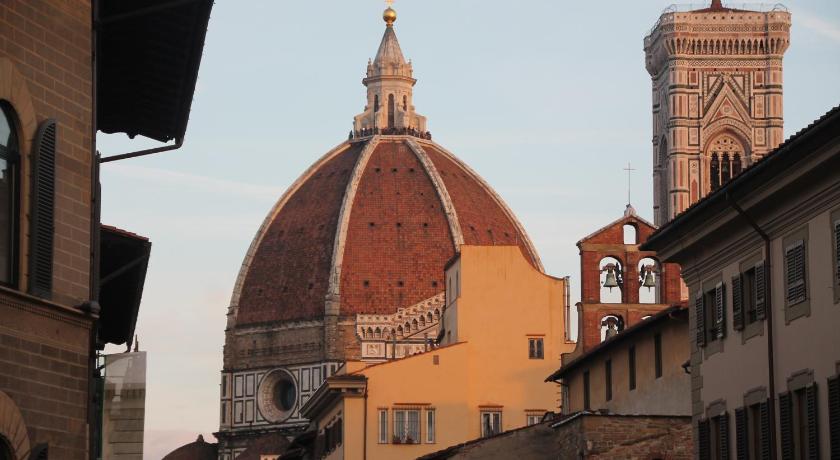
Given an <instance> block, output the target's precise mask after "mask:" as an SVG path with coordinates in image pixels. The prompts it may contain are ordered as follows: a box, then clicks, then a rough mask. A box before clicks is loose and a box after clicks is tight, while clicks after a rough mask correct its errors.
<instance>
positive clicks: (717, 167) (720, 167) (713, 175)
mask: <svg viewBox="0 0 840 460" xmlns="http://www.w3.org/2000/svg"><path fill="white" fill-rule="evenodd" d="M708 152H709V157H710V158H709V170H708V171H709V191H715V190H717V189H718V188H720V187H721V186H723V185H725V184H726V183H727V182H729V181H730V180H731V179H732V178H734V177H735V176H737V175H738V174H740V173H741V170H742V169H743V166H744V165H743V160H744V158H745V154H744V146H743V145H742V144H741V142H739V141H738V140H736V139H735V137H733V136H732V135H730V134H722V135H720V136H718V137H716V138H715V139H714V140H713V141H712V142H711V144H710V146H709V150H708Z"/></svg>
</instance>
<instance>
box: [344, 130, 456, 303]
mask: <svg viewBox="0 0 840 460" xmlns="http://www.w3.org/2000/svg"><path fill="white" fill-rule="evenodd" d="M420 168H423V165H422V164H421V163H420V161H419V160H418V158H417V156H416V155H415V153H414V152H413V151H412V149H411V148H410V146H409V145H408V144H407V143H406V142H405V141H404V140H402V139H398V140H394V139H387V138H385V139H382V140H381V141H380V142H379V144H378V145H377V146H376V148H375V149H374V151H373V152H372V154H371V156H370V158H369V159H368V163H367V165H366V167H365V169H364V173H363V174H362V176H361V179H360V181H359V183H358V190H357V191H356V195H355V201H354V202H353V203H352V211H351V212H350V216H349V221H348V225H347V234H346V240H345V243H344V255H343V261H342V267H343V269H342V270H341V277H340V278H341V279H340V293H341V315H342V316H348V315H355V314H358V313H369V314H377V313H382V314H391V313H393V312H395V311H396V310H397V308H399V307H406V306H409V305H413V304H415V303H417V302H420V301H422V300H423V299H427V298H429V297H432V296H434V295H435V294H437V293H439V292H440V290H441V289H440V288H438V287H436V286H434V285H433V284H432V283H431V282H430V280H435V279H439V278H440V277H441V273H442V272H443V266H444V264H445V263H446V261H447V260H448V259H449V258H451V257H452V255H453V254H454V253H455V252H454V246H453V243H452V236H451V233H450V230H449V228H450V227H449V223H448V221H447V218H446V214H444V212H443V211H442V209H441V206H440V202H439V200H438V198H437V193H436V192H435V188H434V185H433V184H432V182H431V180H430V179H429V177H428V176H427V175H426V174H417V172H416V171H418V170H420ZM376 169H379V170H380V172H378V173H377V172H376ZM412 170H414V171H412ZM418 192H419V193H418ZM431 205H434V207H432V206H431ZM370 222H373V223H374V224H375V225H374V226H373V227H371V226H370ZM424 223H425V224H427V225H426V226H424V225H423V224H424ZM398 224H399V225H398ZM373 248H375V249H373ZM351 267H352V268H351ZM366 280H367V281H368V286H364V281H366Z"/></svg>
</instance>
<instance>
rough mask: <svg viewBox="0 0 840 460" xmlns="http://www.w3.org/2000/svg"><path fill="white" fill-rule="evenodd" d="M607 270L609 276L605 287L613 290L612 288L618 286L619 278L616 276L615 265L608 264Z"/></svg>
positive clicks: (605, 281)
mask: <svg viewBox="0 0 840 460" xmlns="http://www.w3.org/2000/svg"><path fill="white" fill-rule="evenodd" d="M606 270H607V277H606V279H605V280H604V287H605V288H610V292H612V288H614V287H618V280H617V279H616V277H615V265H613V264H608V265H607V267H606Z"/></svg>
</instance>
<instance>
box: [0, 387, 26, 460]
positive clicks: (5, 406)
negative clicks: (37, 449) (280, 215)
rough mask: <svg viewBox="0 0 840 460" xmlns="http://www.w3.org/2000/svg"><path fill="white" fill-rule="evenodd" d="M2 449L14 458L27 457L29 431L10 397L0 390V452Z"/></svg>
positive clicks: (17, 459) (15, 459)
mask: <svg viewBox="0 0 840 460" xmlns="http://www.w3.org/2000/svg"><path fill="white" fill-rule="evenodd" d="M4 444H5V445H4ZM3 449H6V450H8V451H9V452H8V453H10V454H11V456H12V457H11V458H12V459H14V460H25V459H26V458H28V457H29V433H28V432H27V430H26V423H24V421H23V416H21V414H20V410H18V407H17V405H16V404H15V402H14V401H12V398H10V397H9V395H7V394H6V393H4V392H2V391H0V452H2V450H3ZM3 453H4V452H3Z"/></svg>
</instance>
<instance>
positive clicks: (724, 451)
mask: <svg viewBox="0 0 840 460" xmlns="http://www.w3.org/2000/svg"><path fill="white" fill-rule="evenodd" d="M717 418H718V429H719V430H720V432H719V433H718V439H719V440H720V442H719V443H718V458H719V459H720V460H729V414H728V413H726V412H724V413H723V414H721V415H719V416H718V417H717Z"/></svg>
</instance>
